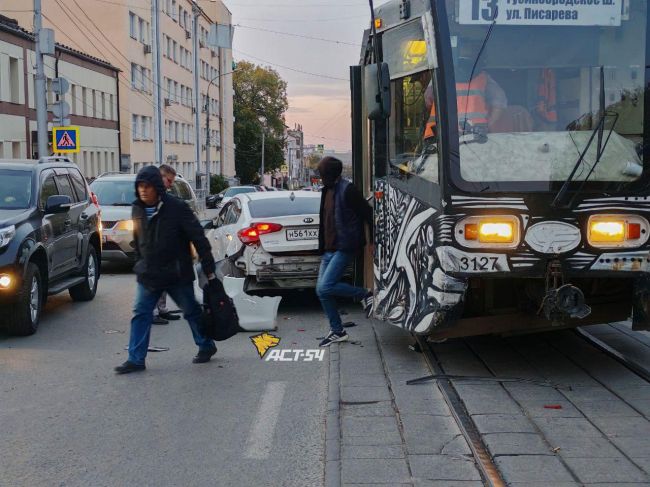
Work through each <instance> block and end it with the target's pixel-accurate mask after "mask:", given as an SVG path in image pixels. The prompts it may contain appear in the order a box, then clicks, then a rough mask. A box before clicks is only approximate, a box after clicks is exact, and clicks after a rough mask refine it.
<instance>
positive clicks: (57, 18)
mask: <svg viewBox="0 0 650 487" xmlns="http://www.w3.org/2000/svg"><path fill="white" fill-rule="evenodd" d="M159 4H160V13H159V25H160V35H159V41H160V43H159V48H160V53H161V56H160V57H161V78H162V80H161V81H162V82H161V83H160V87H159V88H160V90H162V98H163V104H162V105H163V108H162V110H163V113H162V118H163V161H162V162H166V163H168V164H170V165H172V166H173V167H175V168H176V170H177V171H179V172H180V173H181V174H183V176H184V177H185V178H187V179H188V180H190V181H194V178H195V175H196V173H197V167H196V155H195V149H194V148H195V140H196V137H195V134H196V130H200V134H201V148H200V149H201V150H200V154H201V158H200V159H201V164H200V170H201V172H205V166H204V161H205V160H206V155H207V154H206V146H207V144H206V122H207V117H208V116H209V117H210V121H209V123H210V133H209V136H210V160H211V167H210V172H211V173H213V174H214V173H218V172H222V173H223V174H224V175H226V176H232V175H234V173H235V158H234V140H233V139H234V137H233V111H232V95H233V92H232V76H231V75H230V72H231V71H232V53H231V51H230V50H229V49H212V48H210V47H209V46H208V35H209V32H210V27H211V25H212V24H213V23H217V22H218V23H221V24H228V25H230V24H231V14H230V12H229V11H228V9H227V8H226V7H225V6H224V5H223V3H222V2H221V1H220V0H217V1H210V0H205V1H201V0H200V1H198V2H194V1H191V0H159ZM21 8H22V9H23V10H24V0H3V2H2V7H0V13H2V11H3V9H6V10H7V11H10V10H21ZM43 14H44V19H43V25H44V27H49V28H51V29H53V30H54V31H55V36H56V39H57V40H58V41H59V42H62V43H65V44H69V45H71V46H72V47H74V48H76V49H80V50H84V51H86V52H88V53H90V54H91V55H93V56H98V57H100V58H104V59H107V60H108V61H109V62H110V63H111V64H113V65H114V66H117V67H118V68H119V69H120V73H119V77H118V81H119V90H120V104H119V108H118V112H119V120H120V143H121V156H120V167H121V169H122V170H126V171H133V172H135V171H137V170H139V169H140V168H141V167H142V166H144V165H146V164H151V163H153V162H154V159H155V156H154V154H155V151H154V97H153V92H154V89H153V88H154V82H155V76H154V62H153V50H154V49H153V47H154V45H153V42H154V39H152V28H151V26H152V12H151V1H150V0H122V1H120V2H106V1H100V0H90V1H84V2H78V1H77V2H75V1H74V0H52V1H48V2H43ZM14 15H16V16H17V17H18V19H19V22H20V23H21V25H22V26H23V27H26V26H28V27H29V28H31V25H32V22H33V18H32V14H31V13H29V12H24V13H15V14H14ZM195 19H196V21H197V32H198V39H199V43H198V44H199V54H198V55H199V91H200V94H199V103H198V105H197V103H196V101H195V88H194V86H195V85H194V77H193V76H194V39H193V37H194V34H193V30H194V29H193V25H194V21H195ZM206 107H207V108H206ZM196 111H198V112H199V127H198V129H197V126H196V125H197V124H196V118H195V114H196Z"/></svg>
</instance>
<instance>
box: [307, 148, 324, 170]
mask: <svg viewBox="0 0 650 487" xmlns="http://www.w3.org/2000/svg"><path fill="white" fill-rule="evenodd" d="M322 158H323V155H322V154H320V153H318V152H312V153H311V154H309V157H307V167H308V168H309V169H313V170H314V171H315V170H316V169H318V163H319V162H320V160H321V159H322Z"/></svg>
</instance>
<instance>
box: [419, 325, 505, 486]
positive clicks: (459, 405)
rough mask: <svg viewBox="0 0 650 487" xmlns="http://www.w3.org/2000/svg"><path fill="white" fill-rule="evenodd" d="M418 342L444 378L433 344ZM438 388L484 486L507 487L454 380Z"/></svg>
mask: <svg viewBox="0 0 650 487" xmlns="http://www.w3.org/2000/svg"><path fill="white" fill-rule="evenodd" d="M416 340H417V343H418V345H419V347H420V350H421V351H422V353H423V354H424V357H425V360H426V362H427V365H428V367H429V368H430V369H431V373H432V374H433V375H434V376H444V374H445V371H444V370H443V369H442V367H441V366H440V364H439V362H438V359H437V358H436V356H435V352H434V351H433V348H432V347H431V344H430V343H429V342H427V340H426V338H424V337H421V336H418V337H416ZM423 379H427V378H423ZM423 379H415V380H414V381H408V382H407V384H409V383H417V382H418V381H419V380H423ZM438 386H439V388H440V392H441V393H442V395H443V397H444V399H445V402H446V403H447V405H448V406H449V409H450V410H451V413H452V415H453V417H454V419H455V421H456V423H457V424H458V427H459V428H460V431H461V433H462V434H463V437H464V438H465V441H467V444H468V445H469V448H470V450H471V451H472V455H473V456H474V460H475V462H476V465H477V467H478V469H479V471H480V473H481V476H482V477H483V484H484V485H486V486H489V487H505V486H506V485H507V484H506V482H505V480H504V479H503V478H502V477H501V474H500V473H499V470H498V469H497V466H496V464H495V463H494V461H493V459H492V455H490V452H489V451H488V448H487V446H486V445H485V443H484V442H483V440H482V439H481V434H480V433H479V431H478V428H477V427H476V424H474V421H473V420H472V417H471V416H470V414H469V413H468V411H467V409H466V408H465V405H464V403H463V401H462V399H461V397H460V395H459V394H458V391H457V390H456V388H455V387H454V385H453V383H452V380H451V379H449V378H444V379H438Z"/></svg>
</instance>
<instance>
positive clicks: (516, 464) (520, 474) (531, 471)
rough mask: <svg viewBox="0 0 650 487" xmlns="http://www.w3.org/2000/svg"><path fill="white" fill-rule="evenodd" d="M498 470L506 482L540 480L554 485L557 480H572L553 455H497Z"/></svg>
mask: <svg viewBox="0 0 650 487" xmlns="http://www.w3.org/2000/svg"><path fill="white" fill-rule="evenodd" d="M495 462H496V464H497V467H498V468H499V471H500V472H501V474H502V475H503V476H504V478H505V480H506V482H508V484H511V483H514V482H542V483H546V485H548V486H549V487H550V486H552V485H553V486H554V485H556V484H557V483H558V482H573V477H571V474H570V473H569V472H568V471H567V469H566V468H565V467H564V465H562V462H560V460H559V459H558V458H556V457H554V456H547V455H522V456H513V457H497V458H496V459H495Z"/></svg>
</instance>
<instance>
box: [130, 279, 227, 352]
mask: <svg viewBox="0 0 650 487" xmlns="http://www.w3.org/2000/svg"><path fill="white" fill-rule="evenodd" d="M165 291H167V293H168V294H169V295H170V296H171V297H172V299H173V300H174V301H175V302H176V304H177V305H178V306H179V308H181V310H182V311H183V318H185V319H186V320H187V321H188V323H189V324H190V329H191V330H192V335H193V336H194V343H196V344H197V345H198V346H199V350H200V351H206V352H207V351H212V350H214V349H215V348H216V347H215V344H214V342H213V341H212V340H210V339H209V338H206V337H204V336H203V335H201V332H200V331H199V325H200V320H201V314H202V311H201V306H200V305H199V303H198V302H197V301H196V298H195V297H194V284H193V283H189V284H180V285H178V286H174V287H171V288H169V289H165ZM162 293H163V290H162V289H161V290H158V291H150V290H149V289H147V288H145V287H144V286H143V285H142V284H139V283H138V288H137V291H136V295H135V305H134V307H133V319H131V338H130V339H129V362H132V363H134V364H138V365H144V359H145V357H146V356H147V349H148V348H149V338H150V336H151V322H152V321H153V310H154V308H155V307H156V304H157V303H158V300H159V299H160V296H161V294H162Z"/></svg>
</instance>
